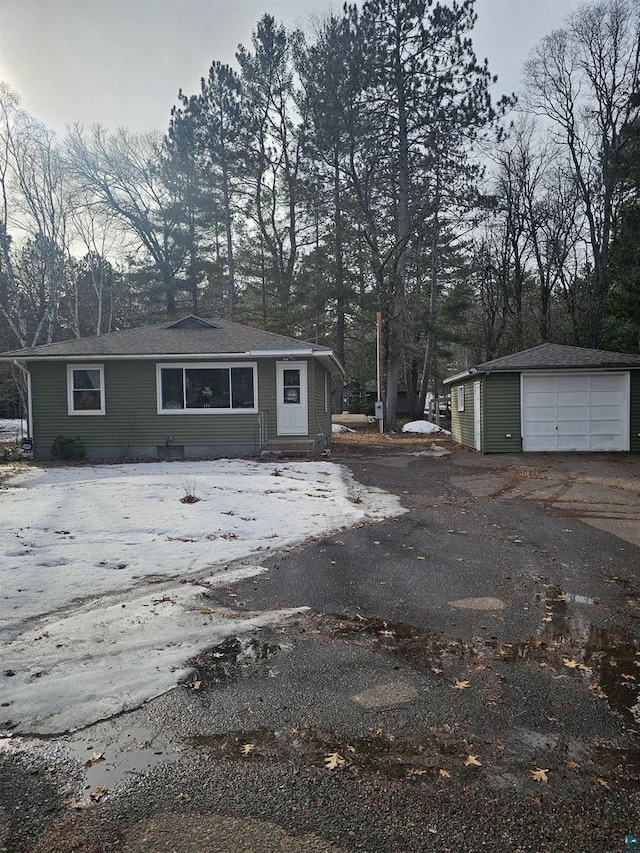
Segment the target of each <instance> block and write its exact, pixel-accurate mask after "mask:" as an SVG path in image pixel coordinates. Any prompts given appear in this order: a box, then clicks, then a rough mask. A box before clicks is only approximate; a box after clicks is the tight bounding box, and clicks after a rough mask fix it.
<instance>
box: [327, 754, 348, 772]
mask: <svg viewBox="0 0 640 853" xmlns="http://www.w3.org/2000/svg"><path fill="white" fill-rule="evenodd" d="M346 763H347V762H346V761H345V759H344V758H343V757H342V756H341V755H340V753H339V752H332V753H331V754H330V755H325V757H324V766H325V767H326V768H327V770H336V769H337V768H338V767H344V765H345V764H346Z"/></svg>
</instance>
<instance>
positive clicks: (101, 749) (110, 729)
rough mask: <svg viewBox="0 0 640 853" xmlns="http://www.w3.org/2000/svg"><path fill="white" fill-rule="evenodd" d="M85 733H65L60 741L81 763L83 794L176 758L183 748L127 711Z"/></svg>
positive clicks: (113, 785) (115, 784)
mask: <svg viewBox="0 0 640 853" xmlns="http://www.w3.org/2000/svg"><path fill="white" fill-rule="evenodd" d="M91 735H92V736H91V737H89V736H88V732H87V733H82V732H80V733H75V734H72V735H67V736H66V737H64V738H62V739H61V740H60V741H59V742H60V743H62V744H63V746H64V747H65V749H66V750H67V751H68V752H69V753H70V754H71V755H72V756H73V757H74V758H76V759H77V760H78V761H79V762H80V763H81V764H82V765H83V766H84V774H85V783H84V785H83V792H82V793H83V797H84V799H85V800H88V799H89V797H91V795H92V794H95V792H96V791H100V790H104V791H105V792H107V791H112V790H113V789H114V788H116V787H118V786H120V785H122V784H123V783H125V782H126V781H127V780H129V779H132V778H134V777H135V776H139V775H142V774H144V773H146V772H147V771H148V770H151V768H152V767H155V766H156V765H157V764H160V763H162V762H166V761H176V760H177V759H178V758H180V755H181V754H182V752H183V751H184V747H183V745H182V744H181V743H177V742H172V741H171V740H170V739H169V738H167V737H166V736H165V735H164V734H163V732H162V731H161V730H160V729H153V728H152V727H151V726H145V725H142V724H140V723H136V722H131V721H130V720H128V719H127V715H126V714H125V715H123V716H121V717H118V718H116V719H115V720H110V721H108V722H104V723H98V724H97V725H95V726H92V727H91Z"/></svg>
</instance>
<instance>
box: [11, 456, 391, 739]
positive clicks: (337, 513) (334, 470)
mask: <svg viewBox="0 0 640 853" xmlns="http://www.w3.org/2000/svg"><path fill="white" fill-rule="evenodd" d="M187 489H188V491H189V492H190V493H191V494H195V495H196V496H197V497H199V498H200V500H199V501H198V502H197V503H193V504H184V503H181V501H180V498H181V497H183V496H184V494H185V491H186V490H187ZM403 511H404V510H403V509H402V508H401V506H400V503H399V500H398V499H397V498H396V497H395V496H393V495H390V494H388V493H386V492H383V491H382V490H378V489H372V488H370V487H367V488H365V487H364V486H360V484H358V483H356V482H355V481H354V480H353V478H352V476H351V474H350V473H349V472H348V471H347V470H346V469H344V468H342V467H341V466H339V465H336V464H333V463H330V462H310V463H307V462H305V463H293V462H291V463H278V464H274V463H259V462H249V461H245V460H218V461H215V462H211V461H206V462H192V463H191V462H184V463H175V462H174V463H148V464H132V465H96V466H86V467H84V466H83V467H60V468H48V469H38V468H35V467H34V468H30V469H28V470H27V471H25V472H23V473H21V474H20V475H18V476H17V477H15V478H13V479H12V480H11V481H10V487H9V488H7V489H4V490H2V491H1V492H0V515H1V516H2V522H3V523H2V529H1V530H0V590H1V592H0V599H1V600H2V605H3V606H2V611H1V616H0V641H1V642H2V660H3V671H4V673H5V674H0V678H1V679H2V695H3V701H5V702H8V703H9V704H8V706H6V707H5V709H4V711H5V719H6V718H11V720H12V722H13V723H14V724H15V730H16V731H18V732H20V733H40V734H53V733H57V732H62V731H69V730H73V729H77V728H80V727H82V726H84V725H88V724H89V723H92V722H95V721H96V720H98V719H103V718H106V717H108V716H110V715H113V714H116V713H119V712H120V711H123V710H125V709H130V708H133V707H136V706H139V705H140V704H142V703H143V702H145V701H147V700H148V699H150V698H152V697H154V696H157V695H159V694H161V693H163V692H165V691H166V690H169V689H171V688H172V687H174V686H175V685H176V683H177V681H178V680H179V679H180V678H181V677H182V676H184V675H185V674H186V670H185V666H186V661H187V660H188V659H190V658H191V657H193V656H194V655H195V654H197V653H198V652H199V651H202V650H203V649H204V648H207V647H210V646H213V645H216V644H218V643H220V642H221V641H222V640H224V639H225V638H226V637H229V636H236V635H238V634H241V633H245V632H250V631H252V630H255V629H256V628H259V627H262V626H265V625H270V624H274V623H276V622H278V621H280V620H281V619H284V618H286V617H287V616H290V615H291V614H293V613H296V612H299V611H300V610H301V609H304V602H300V604H301V607H300V608H295V609H294V610H287V611H280V610H274V611H267V612H263V613H242V612H238V611H237V610H235V609H234V610H229V609H227V608H211V607H209V606H208V602H207V599H206V598H205V597H203V596H204V595H205V594H206V592H207V590H208V589H209V588H210V587H212V586H220V585H230V584H234V583H237V582H238V581H239V580H242V579H243V578H245V577H251V576H253V575H255V574H258V573H260V572H262V571H264V569H263V568H262V567H261V566H260V565H257V564H256V561H257V560H259V559H260V557H262V556H266V555H267V554H268V553H269V552H270V551H273V550H276V549H281V548H284V547H290V546H292V545H294V544H298V543H300V542H302V541H304V540H305V539H307V538H309V537H311V536H317V535H320V534H322V533H326V532H328V531H330V530H336V529H339V528H342V527H346V526H349V525H352V524H358V523H361V522H362V521H368V520H371V521H373V520H378V519H382V518H385V517H389V516H394V515H398V514H400V513H402V512H403ZM230 564H232V565H230ZM185 581H188V582H187V583H185ZM7 672H10V673H15V674H14V675H6V673H7Z"/></svg>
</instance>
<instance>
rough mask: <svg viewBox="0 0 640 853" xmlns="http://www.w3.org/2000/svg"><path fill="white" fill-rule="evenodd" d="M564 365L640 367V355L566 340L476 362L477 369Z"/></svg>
mask: <svg viewBox="0 0 640 853" xmlns="http://www.w3.org/2000/svg"><path fill="white" fill-rule="evenodd" d="M563 367H640V355H630V354H629V353H624V352H607V351H606V350H600V349H587V348H586V347H568V346H563V345H562V344H540V345H539V346H537V347H532V349H527V350H523V351H522V352H515V353H513V354H512V355H505V356H503V357H502V358H494V359H493V361H485V362H484V363H483V364H478V365H476V370H477V371H483V372H487V371H488V370H535V369H542V368H563Z"/></svg>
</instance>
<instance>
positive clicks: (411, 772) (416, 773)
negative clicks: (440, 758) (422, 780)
mask: <svg viewBox="0 0 640 853" xmlns="http://www.w3.org/2000/svg"><path fill="white" fill-rule="evenodd" d="M426 774H427V771H426V770H416V769H415V768H413V769H412V770H409V776H426Z"/></svg>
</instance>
